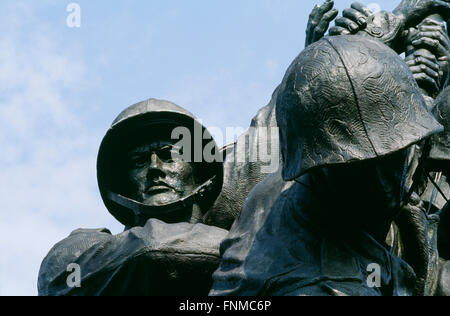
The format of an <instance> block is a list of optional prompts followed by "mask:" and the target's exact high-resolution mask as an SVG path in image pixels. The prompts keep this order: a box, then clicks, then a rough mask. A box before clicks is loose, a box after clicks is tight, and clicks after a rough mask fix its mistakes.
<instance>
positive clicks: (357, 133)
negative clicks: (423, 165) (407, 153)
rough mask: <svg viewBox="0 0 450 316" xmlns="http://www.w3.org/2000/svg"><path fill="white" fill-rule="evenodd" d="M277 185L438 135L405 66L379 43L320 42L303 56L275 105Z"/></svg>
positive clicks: (437, 127)
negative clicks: (279, 174)
mask: <svg viewBox="0 0 450 316" xmlns="http://www.w3.org/2000/svg"><path fill="white" fill-rule="evenodd" d="M277 121H278V125H279V127H280V144H281V152H282V156H283V178H284V179H285V180H293V179H295V178H297V177H299V176H301V175H302V174H305V173H306V172H308V171H309V170H311V169H312V168H315V167H324V166H329V165H336V164H343V163H349V162H356V161H363V160H368V159H374V158H378V157H382V156H385V155H388V154H391V153H394V152H396V151H399V150H401V149H404V148H406V147H408V146H410V145H411V144H413V143H416V142H419V141H420V140H422V139H424V138H427V137H428V136H430V135H432V134H435V133H437V132H440V131H442V126H441V125H440V124H439V123H438V122H437V121H436V119H435V118H434V116H433V115H432V114H431V113H430V112H429V110H428V109H427V108H426V105H425V101H424V99H423V97H422V95H421V93H420V91H419V88H418V86H417V83H416V82H415V80H414V78H413V76H412V73H411V71H410V70H409V68H408V66H407V65H406V64H405V63H404V61H403V60H402V59H401V58H400V57H399V56H398V55H397V54H396V53H395V52H394V51H393V50H391V49H390V48H388V47H387V46H386V45H384V44H383V43H381V42H380V41H378V40H375V39H370V38H367V37H362V36H335V37H326V38H323V39H322V40H320V41H318V42H317V43H315V44H313V45H311V46H309V47H308V48H307V49H305V50H304V51H303V52H302V53H301V54H300V55H299V56H298V57H297V58H296V59H295V60H294V62H293V63H292V65H291V66H290V67H289V69H288V70H287V73H286V75H285V77H284V79H283V83H282V86H281V91H280V94H279V96H278V100H277Z"/></svg>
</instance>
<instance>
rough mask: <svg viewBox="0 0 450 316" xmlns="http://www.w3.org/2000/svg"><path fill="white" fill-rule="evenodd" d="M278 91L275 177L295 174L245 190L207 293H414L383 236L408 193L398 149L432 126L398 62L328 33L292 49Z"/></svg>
mask: <svg viewBox="0 0 450 316" xmlns="http://www.w3.org/2000/svg"><path fill="white" fill-rule="evenodd" d="M281 91H282V92H280V94H279V97H278V100H277V121H278V124H279V127H280V138H281V148H282V153H283V163H284V164H283V172H282V176H283V179H284V180H286V181H294V183H291V184H290V185H287V187H286V188H285V191H284V192H283V193H281V194H280V195H279V197H276V196H275V197H274V196H273V195H272V194H267V193H268V192H267V190H270V189H269V187H270V186H271V184H272V183H274V182H277V180H276V179H275V180H274V179H266V180H264V181H266V183H264V182H263V183H261V184H260V185H258V186H257V187H256V188H255V190H254V191H253V192H252V193H251V195H250V196H249V199H248V201H247V203H246V206H245V207H244V209H243V211H242V213H241V215H240V218H239V219H238V220H237V222H236V223H235V225H234V227H233V228H232V230H231V232H230V235H229V236H228V237H227V239H226V240H225V241H224V242H223V244H222V252H223V259H222V263H221V266H220V268H219V270H218V271H216V273H215V274H214V285H213V288H212V291H211V294H212V295H413V294H415V292H414V291H415V282H416V280H415V278H416V277H415V273H414V270H413V269H412V268H411V267H410V266H409V265H408V264H407V263H406V262H404V261H402V260H401V259H399V258H397V257H396V256H394V255H393V254H391V253H390V252H389V251H388V250H387V249H386V248H384V246H382V243H383V242H384V240H385V238H386V235H387V234H388V231H389V229H390V225H391V223H392V221H393V219H394V218H395V217H396V215H398V212H399V210H400V209H401V207H402V206H403V205H404V203H408V199H409V196H408V193H407V188H406V187H405V178H406V176H407V175H406V172H407V170H408V168H407V163H408V159H407V157H408V152H407V151H408V150H407V149H406V148H412V147H411V146H412V145H413V144H416V143H418V142H421V141H423V140H425V139H427V137H428V136H431V135H432V134H434V133H437V132H440V131H441V130H442V127H441V126H440V125H439V124H438V123H437V122H436V121H435V119H434V117H433V116H432V115H431V113H430V112H429V111H428V110H427V107H426V104H425V101H424V100H423V98H422V95H421V93H420V91H419V89H418V86H417V83H416V82H415V81H414V78H413V76H412V74H411V72H410V70H409V69H408V68H407V65H406V64H405V63H404V62H403V61H402V60H401V59H400V58H399V57H398V56H397V54H396V53H395V52H393V51H391V50H390V49H389V48H388V47H386V46H384V44H382V43H381V42H379V41H376V40H372V39H365V38H363V37H361V36H338V37H329V38H326V39H323V40H321V41H320V42H318V43H316V44H313V45H312V46H310V47H309V48H307V49H306V50H305V51H304V52H302V53H301V54H300V55H299V57H297V59H296V60H295V61H294V63H293V64H292V65H291V66H290V67H289V69H288V71H287V73H286V76H285V78H284V80H283V84H282V88H281ZM394 126H395V127H394ZM302 175H303V177H302V178H300V177H301V176H302ZM273 177H275V175H274V176H273ZM295 181H298V182H295ZM273 191H274V190H273V189H272V192H273ZM276 193H278V192H275V194H276ZM262 197H263V198H262ZM261 198H262V201H261V200H260V199H261ZM258 226H259V227H258ZM244 232H247V234H245V233H244ZM372 264H376V267H380V271H381V278H380V280H379V282H380V284H378V286H374V287H370V286H369V285H368V283H367V280H368V278H369V277H370V275H369V273H368V272H367V270H368V268H371V265H372Z"/></svg>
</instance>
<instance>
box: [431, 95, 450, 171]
mask: <svg viewBox="0 0 450 316" xmlns="http://www.w3.org/2000/svg"><path fill="white" fill-rule="evenodd" d="M433 114H434V116H435V117H436V119H437V120H438V121H439V123H441V124H442V125H443V126H444V129H445V130H444V132H442V133H440V134H436V135H433V136H432V137H431V151H430V159H431V161H432V162H431V164H432V165H433V168H436V169H437V171H442V167H443V166H442V165H443V164H446V165H447V166H448V164H449V163H450V86H449V87H447V88H446V89H445V90H444V91H442V92H441V94H440V95H439V96H438V97H437V99H436V101H435V107H434V109H433ZM447 169H448V167H447Z"/></svg>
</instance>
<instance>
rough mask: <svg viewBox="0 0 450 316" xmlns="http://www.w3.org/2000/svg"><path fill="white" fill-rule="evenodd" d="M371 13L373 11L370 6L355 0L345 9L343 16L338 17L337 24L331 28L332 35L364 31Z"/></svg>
mask: <svg viewBox="0 0 450 316" xmlns="http://www.w3.org/2000/svg"><path fill="white" fill-rule="evenodd" d="M371 15H373V12H372V11H370V9H369V8H367V7H365V6H364V5H362V4H361V3H359V2H354V3H352V5H351V7H350V8H348V9H345V10H344V12H343V13H342V17H339V18H337V19H336V21H335V26H333V27H332V28H331V29H330V35H348V34H355V33H358V32H359V31H363V30H364V29H365V28H366V26H367V19H368V18H369V17H370V16H371Z"/></svg>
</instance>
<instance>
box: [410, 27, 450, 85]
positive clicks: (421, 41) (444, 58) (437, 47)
mask: <svg viewBox="0 0 450 316" xmlns="http://www.w3.org/2000/svg"><path fill="white" fill-rule="evenodd" d="M410 41H411V43H410V45H411V46H412V47H414V50H415V51H417V50H427V51H429V52H431V53H432V54H433V55H435V56H436V59H437V61H438V64H439V76H440V80H439V84H440V86H441V87H442V86H443V85H444V84H445V83H446V82H447V79H448V75H449V67H450V39H449V37H448V34H447V30H446V28H445V23H442V22H438V21H435V20H433V19H425V20H424V21H423V22H422V23H421V24H419V26H418V30H417V32H415V34H412V36H410Z"/></svg>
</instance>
